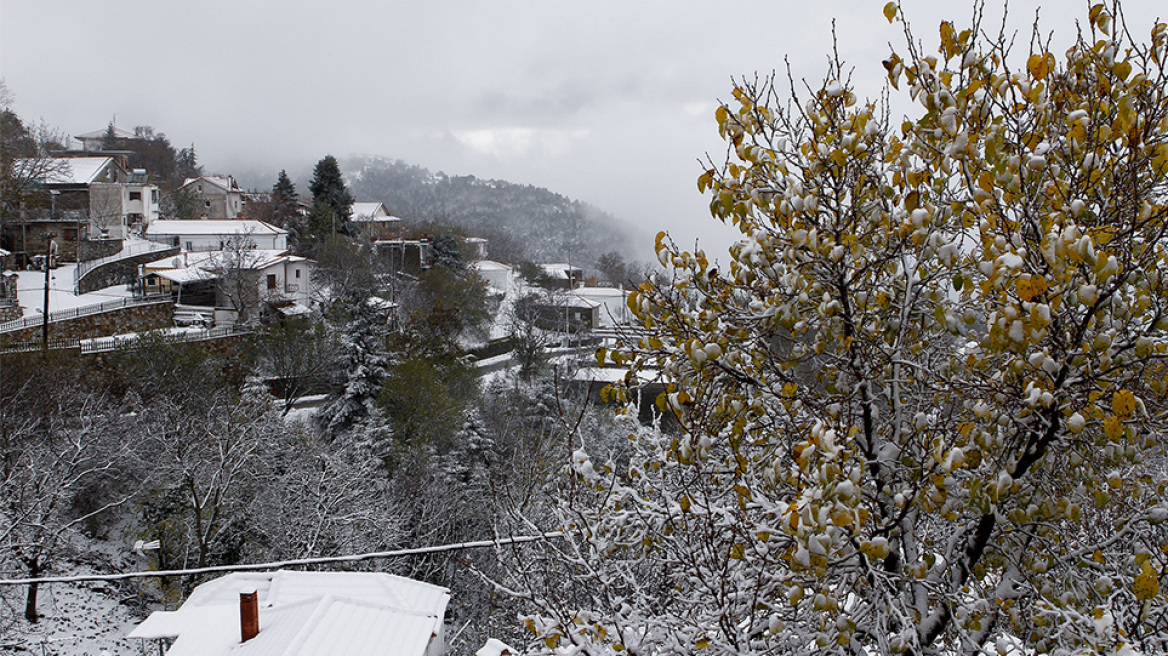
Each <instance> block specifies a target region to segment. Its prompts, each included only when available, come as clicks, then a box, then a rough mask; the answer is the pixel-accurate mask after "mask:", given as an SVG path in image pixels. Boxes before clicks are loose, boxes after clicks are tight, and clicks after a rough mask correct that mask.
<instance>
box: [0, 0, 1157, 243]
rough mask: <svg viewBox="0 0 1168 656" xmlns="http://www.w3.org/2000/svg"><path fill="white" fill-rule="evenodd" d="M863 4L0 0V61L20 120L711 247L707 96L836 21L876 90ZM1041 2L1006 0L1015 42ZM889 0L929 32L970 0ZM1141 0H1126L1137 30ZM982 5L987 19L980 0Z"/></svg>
mask: <svg viewBox="0 0 1168 656" xmlns="http://www.w3.org/2000/svg"><path fill="white" fill-rule="evenodd" d="M883 4H884V3H883V0H878V1H877V0H871V1H870V0H864V1H859V0H852V1H846V2H845V1H843V0H812V1H805V0H767V1H759V0H720V1H711V0H704V1H701V2H698V1H690V0H643V1H639V0H589V1H586V2H585V1H578V2H560V1H557V0H492V1H491V2H482V1H479V2H474V1H471V0H431V1H429V2H402V1H399V0H333V1H332V2H328V3H325V2H321V1H320V0H313V1H312V2H307V1H303V0H202V1H201V2H169V1H165V0H105V1H103V2H93V1H92V0H0V77H3V78H4V79H5V81H6V83H7V85H8V88H9V91H10V92H11V94H12V95H13V97H14V103H13V106H14V109H15V110H16V111H17V113H18V114H19V115H20V116H21V117H23V118H25V119H26V120H33V121H36V120H40V119H43V120H44V121H46V122H47V123H49V124H51V125H53V126H56V127H58V128H60V129H62V130H65V131H66V132H68V133H70V134H79V133H81V132H85V131H89V130H96V129H101V128H104V127H105V126H106V124H108V123H109V121H110V120H111V119H113V118H114V117H115V116H116V118H117V125H118V126H119V127H123V128H126V129H132V128H133V127H134V126H137V125H151V126H154V128H155V129H156V130H159V131H162V132H165V133H166V134H167V136H168V137H169V138H170V140H171V142H172V143H174V144H176V145H178V146H182V145H187V144H190V143H194V144H195V146H196V148H197V151H198V154H199V158H200V161H201V162H202V163H203V164H204V166H205V168H206V169H207V170H208V171H211V172H219V173H234V172H243V171H256V170H259V171H264V172H269V171H270V172H274V171H278V170H279V169H281V168H286V169H288V170H289V171H290V172H298V171H307V170H309V169H310V167H311V166H312V164H313V163H315V162H316V160H318V159H319V158H320V157H321V156H323V155H325V154H330V153H331V154H334V155H336V156H338V157H342V158H343V157H345V156H348V155H359V154H368V155H381V156H386V157H391V158H398V159H403V160H406V161H408V162H410V163H413V164H418V165H421V166H425V167H427V168H429V169H431V170H435V171H437V170H443V171H445V172H447V173H449V174H470V175H475V176H479V177H484V178H487V177H490V178H502V179H507V180H510V181H513V182H518V183H527V184H534V185H538V186H544V187H548V188H550V189H552V190H553V191H556V192H559V193H563V194H566V195H568V196H571V197H573V198H578V199H580V200H585V201H588V202H590V203H592V204H594V205H597V206H599V207H601V208H602V209H605V210H607V211H609V212H611V213H613V214H615V215H616V216H618V217H619V218H622V219H625V220H627V221H630V222H633V223H636V224H638V225H640V226H642V227H643V228H644V232H645V234H647V235H651V234H653V233H655V232H656V231H657V230H659V229H667V230H669V231H670V232H671V234H673V235H674V236H675V237H676V238H677V239H678V241H680V242H683V243H686V244H687V245H688V244H692V242H693V240H694V239H695V238H699V237H700V239H701V243H702V246H703V247H706V248H708V249H709V250H711V251H719V250H724V249H725V247H726V245H728V244H729V243H730V242H731V241H732V238H733V233H732V232H731V231H730V230H728V229H725V228H721V226H719V225H718V224H717V223H716V222H715V221H714V220H713V219H711V218H709V214H708V212H707V211H706V209H705V207H706V200H705V199H703V198H702V197H701V196H700V195H699V194H698V193H697V189H696V185H695V180H696V178H697V176H698V174H699V173H700V172H701V170H702V169H701V167H700V165H699V163H698V160H699V159H700V158H702V157H703V156H704V155H705V154H706V153H710V154H711V155H712V156H713V157H714V158H715V159H718V158H719V157H720V153H722V152H723V146H722V144H721V142H720V141H719V139H718V136H717V130H716V127H715V124H714V121H713V112H714V109H715V107H716V106H717V105H716V103H717V101H718V99H720V98H727V97H729V95H730V94H729V90H730V79H731V77H732V76H743V75H753V74H754V73H755V72H760V73H763V74H766V73H769V72H770V71H772V70H774V69H776V68H780V69H781V68H782V67H783V66H784V64H783V61H784V57H789V59H790V62H791V66H792V69H793V71H794V74H795V75H796V77H806V78H808V79H813V80H815V79H821V78H822V76H823V74H824V71H825V68H826V67H825V63H824V62H825V57H826V54H827V53H828V52H829V51H830V48H831V30H832V20H833V18H834V19H835V20H836V32H837V34H838V35H839V39H838V40H839V50H840V54H841V55H842V56H843V57H844V58H845V59H846V60H848V62H849V63H850V64H852V65H853V66H855V79H856V81H857V83H858V87H859V90H860V92H861V95H873V94H876V93H879V90H880V82H881V79H882V76H883V72H884V71H883V69H882V68H881V66H880V60H881V59H883V58H884V57H885V56H886V55H887V53H888V45H887V44H888V43H889V42H890V41H891V42H892V43H894V44H895V45H897V46H899V45H900V44H901V42H902V36H901V35H900V34H899V33H898V32H897V29H896V28H894V27H892V26H889V25H888V24H887V23H886V22H885V20H884V19H883V17H882V16H881V13H880V9H881V7H882V6H883ZM989 4H990V5H994V4H995V3H994V1H993V0H990V2H989ZM1039 4H1042V3H1039V2H1037V1H1036V0H1014V2H1012V3H1011V15H1012V16H1013V18H1014V19H1015V20H1014V22H1015V24H1016V25H1017V26H1018V27H1019V28H1021V29H1022V30H1023V34H1022V35H1021V36H1022V39H1021V40H1022V45H1023V46H1024V45H1025V43H1026V41H1027V40H1028V36H1029V34H1028V28H1027V27H1026V26H1027V25H1028V23H1029V19H1030V18H1031V17H1032V16H1033V14H1034V9H1035V7H1037V6H1038V5H1039ZM1087 4H1088V3H1087V2H1085V1H1083V2H1079V1H1077V0H1075V1H1071V0H1064V1H1058V2H1055V1H1050V2H1046V3H1045V8H1044V9H1043V14H1042V15H1043V25H1044V26H1045V27H1047V28H1050V29H1053V30H1055V31H1056V32H1060V33H1062V34H1069V33H1070V31H1071V30H1072V29H1073V22H1072V21H1073V18H1074V17H1075V16H1077V15H1083V14H1085V10H1086V7H1087ZM903 5H904V7H905V10H906V13H907V14H908V16H909V17H910V20H912V21H913V24H914V28H915V29H916V31H917V33H918V35H920V36H921V37H923V38H925V39H927V40H928V42H929V44H930V46H931V45H932V43H933V41H934V40H935V38H936V37H935V35H936V33H937V32H936V28H937V24H938V21H939V20H940V19H941V18H942V17H946V16H947V17H950V18H952V19H954V20H955V21H956V22H957V23H958V24H959V25H961V24H967V23H968V20H969V14H970V10H969V8H970V6H971V5H972V2H971V1H970V0H950V1H948V2H936V1H935V0H931V1H928V0H904V2H903ZM942 6H943V7H942ZM1157 6H1158V3H1157V2H1153V1H1151V0H1141V1H1139V2H1130V1H1129V2H1128V3H1127V13H1128V15H1129V23H1130V24H1131V26H1132V27H1133V28H1135V29H1134V31H1135V32H1136V34H1137V35H1140V36H1141V37H1145V38H1146V35H1147V34H1148V30H1149V28H1150V25H1151V20H1152V19H1153V18H1155V17H1156V15H1157V10H1156V7H1157ZM987 14H989V15H992V16H994V19H993V20H990V21H987V24H989V25H993V26H996V20H997V17H1000V15H1001V9H1000V7H994V6H991V7H990V8H989V9H987ZM273 181H274V180H273ZM390 209H391V210H392V209H393V208H390ZM422 218H426V217H422ZM650 248H651V243H646V244H645V245H644V248H643V249H642V250H643V251H644V252H649V249H650Z"/></svg>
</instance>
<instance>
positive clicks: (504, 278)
mask: <svg viewBox="0 0 1168 656" xmlns="http://www.w3.org/2000/svg"><path fill="white" fill-rule="evenodd" d="M470 268H471V269H472V270H473V271H474V272H475V273H477V274H479V277H480V278H482V279H483V280H484V281H485V282H486V283H487V286H489V287H490V288H491V289H492V290H494V291H495V292H497V293H500V294H503V293H506V292H507V290H508V289H510V288H511V277H512V271H511V267H510V266H508V265H506V264H503V263H502V262H493V261H491V260H475V261H474V262H471V263H470Z"/></svg>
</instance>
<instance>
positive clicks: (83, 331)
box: [0, 303, 174, 344]
mask: <svg viewBox="0 0 1168 656" xmlns="http://www.w3.org/2000/svg"><path fill="white" fill-rule="evenodd" d="M173 324H174V303H155V304H153V305H139V306H136V307H128V308H120V309H117V310H110V311H109V312H102V313H101V314H90V315H87V316H83V317H77V318H74V319H66V320H63V321H53V322H50V323H49V339H88V338H90V337H106V336H108V335H120V334H122V333H135V332H143V331H146V330H152V329H154V328H168V327H170V326H171V325H173ZM40 338H41V326H29V327H28V328H22V329H20V330H14V331H12V332H10V333H4V334H3V335H0V344H13V343H16V342H28V341H32V340H37V339H40Z"/></svg>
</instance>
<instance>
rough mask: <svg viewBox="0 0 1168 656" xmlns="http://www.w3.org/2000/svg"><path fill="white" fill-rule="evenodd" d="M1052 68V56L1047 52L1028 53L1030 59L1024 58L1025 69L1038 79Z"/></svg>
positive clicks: (1043, 76)
mask: <svg viewBox="0 0 1168 656" xmlns="http://www.w3.org/2000/svg"><path fill="white" fill-rule="evenodd" d="M1052 68H1054V57H1052V56H1051V55H1050V54H1049V53H1044V54H1041V55H1037V54H1036V55H1030V59H1028V60H1026V70H1028V71H1030V74H1031V75H1033V76H1034V78H1035V79H1038V80H1041V79H1043V78H1045V77H1046V76H1047V75H1048V74H1050V71H1051V69H1052Z"/></svg>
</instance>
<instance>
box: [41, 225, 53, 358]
mask: <svg viewBox="0 0 1168 656" xmlns="http://www.w3.org/2000/svg"><path fill="white" fill-rule="evenodd" d="M42 237H44V240H45V304H44V307H42V308H41V315H42V317H43V319H44V322H43V323H42V324H41V346H42V348H43V349H44V352H45V355H46V356H47V355H48V354H49V275H50V274H51V273H52V271H53V240H54V239H56V238H57V233H55V232H46V233H45V234H44V235H42Z"/></svg>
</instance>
